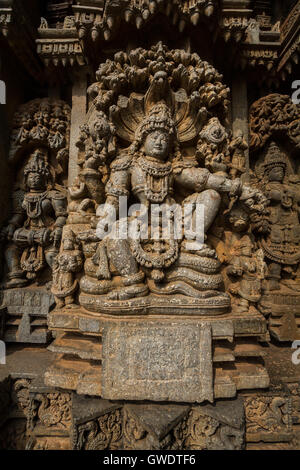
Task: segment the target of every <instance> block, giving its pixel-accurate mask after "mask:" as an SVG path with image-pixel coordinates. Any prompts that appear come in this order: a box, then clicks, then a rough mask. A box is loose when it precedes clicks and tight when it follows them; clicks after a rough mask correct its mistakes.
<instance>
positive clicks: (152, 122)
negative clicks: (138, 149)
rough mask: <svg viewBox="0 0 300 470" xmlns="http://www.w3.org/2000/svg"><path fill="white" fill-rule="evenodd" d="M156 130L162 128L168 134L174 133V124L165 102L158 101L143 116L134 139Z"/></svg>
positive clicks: (141, 137)
mask: <svg viewBox="0 0 300 470" xmlns="http://www.w3.org/2000/svg"><path fill="white" fill-rule="evenodd" d="M157 130H163V131H165V132H167V134H170V135H174V134H175V124H174V121H173V119H172V117H171V112H170V110H169V108H168V106H167V105H166V104H165V103H158V104H156V105H154V106H153V107H152V108H151V110H150V112H149V114H148V115H146V116H145V118H144V119H143V120H142V122H141V124H140V126H139V127H138V128H137V130H136V134H135V136H136V139H138V140H140V139H144V138H145V137H146V136H147V135H148V134H150V133H151V132H155V131H157Z"/></svg>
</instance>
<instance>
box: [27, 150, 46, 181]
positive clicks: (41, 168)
mask: <svg viewBox="0 0 300 470" xmlns="http://www.w3.org/2000/svg"><path fill="white" fill-rule="evenodd" d="M46 158H47V157H46V152H43V151H41V150H40V149H37V150H35V151H34V152H33V154H32V155H31V157H30V159H29V162H28V163H27V165H26V166H25V168H24V175H25V176H27V175H28V173H39V174H41V175H44V176H47V177H48V176H49V175H50V169H49V164H48V162H47V160H46Z"/></svg>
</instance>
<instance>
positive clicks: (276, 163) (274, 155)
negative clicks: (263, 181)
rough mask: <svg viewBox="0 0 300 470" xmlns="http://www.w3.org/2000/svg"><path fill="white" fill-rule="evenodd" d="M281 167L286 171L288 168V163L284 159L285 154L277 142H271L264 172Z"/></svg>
mask: <svg viewBox="0 0 300 470" xmlns="http://www.w3.org/2000/svg"><path fill="white" fill-rule="evenodd" d="M274 167H281V168H283V169H284V170H286V168H287V162H286V160H285V158H284V155H283V153H282V152H281V150H280V148H279V147H278V145H277V144H276V142H270V144H269V147H268V150H267V154H266V158H265V161H264V163H263V169H264V172H267V171H269V170H270V169H271V168H274Z"/></svg>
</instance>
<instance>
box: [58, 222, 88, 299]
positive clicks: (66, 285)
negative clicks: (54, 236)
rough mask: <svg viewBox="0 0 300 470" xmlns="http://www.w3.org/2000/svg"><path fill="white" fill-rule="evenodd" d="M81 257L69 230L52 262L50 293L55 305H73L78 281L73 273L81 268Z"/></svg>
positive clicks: (73, 236) (72, 234)
mask: <svg viewBox="0 0 300 470" xmlns="http://www.w3.org/2000/svg"><path fill="white" fill-rule="evenodd" d="M82 265H83V259H82V254H81V251H80V250H78V249H77V248H76V238H75V235H74V233H73V232H72V231H71V230H70V232H68V233H67V234H66V235H65V236H64V239H63V241H62V250H61V252H60V253H59V254H58V255H57V257H56V258H55V261H54V263H53V269H52V270H53V284H52V289H51V291H52V293H53V295H54V297H55V301H56V305H57V307H58V308H62V307H64V306H65V305H66V307H67V308H71V307H72V306H74V294H75V292H76V290H77V288H78V281H77V280H76V279H74V274H75V273H77V272H79V271H80V270H81V269H82Z"/></svg>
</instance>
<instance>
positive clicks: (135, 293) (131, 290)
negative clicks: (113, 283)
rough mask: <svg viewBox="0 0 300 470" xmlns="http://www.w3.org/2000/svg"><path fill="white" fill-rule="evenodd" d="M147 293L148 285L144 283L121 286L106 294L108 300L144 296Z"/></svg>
mask: <svg viewBox="0 0 300 470" xmlns="http://www.w3.org/2000/svg"><path fill="white" fill-rule="evenodd" d="M148 293H149V290H148V287H147V286H145V285H144V284H140V285H135V286H128V287H121V288H119V289H118V290H116V291H112V292H110V293H109V294H108V295H107V298H108V299H109V300H128V299H133V298H135V297H144V296H145V295H147V294H148Z"/></svg>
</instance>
